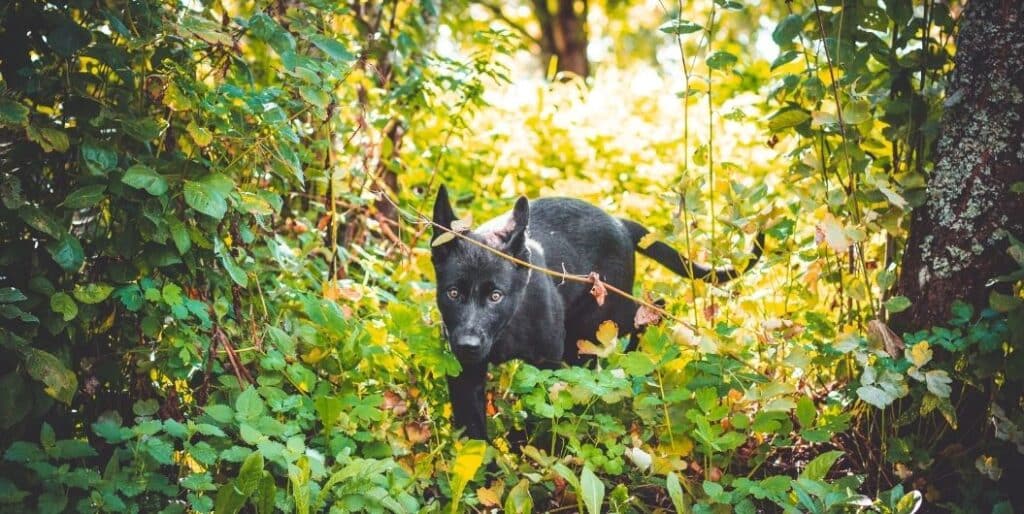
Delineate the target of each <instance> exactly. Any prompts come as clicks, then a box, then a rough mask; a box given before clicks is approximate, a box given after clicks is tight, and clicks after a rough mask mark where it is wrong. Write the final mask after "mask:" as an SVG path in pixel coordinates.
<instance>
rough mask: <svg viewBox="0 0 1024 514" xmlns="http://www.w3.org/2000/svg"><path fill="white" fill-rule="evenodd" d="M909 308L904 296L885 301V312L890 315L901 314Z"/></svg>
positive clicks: (908, 301)
mask: <svg viewBox="0 0 1024 514" xmlns="http://www.w3.org/2000/svg"><path fill="white" fill-rule="evenodd" d="M909 307H910V299H909V298H907V297H906V296H893V297H892V298H889V299H888V300H886V301H885V310H887V311H889V312H890V313H892V314H895V313H897V312H903V311H905V310H907V308H909Z"/></svg>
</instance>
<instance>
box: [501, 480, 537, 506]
mask: <svg viewBox="0 0 1024 514" xmlns="http://www.w3.org/2000/svg"><path fill="white" fill-rule="evenodd" d="M505 512H508V513H510V514H529V513H532V512H533V497H532V496H530V481H529V480H527V479H525V478H521V479H519V483H517V484H516V486H515V487H513V488H512V490H511V491H509V492H508V496H506V497H505Z"/></svg>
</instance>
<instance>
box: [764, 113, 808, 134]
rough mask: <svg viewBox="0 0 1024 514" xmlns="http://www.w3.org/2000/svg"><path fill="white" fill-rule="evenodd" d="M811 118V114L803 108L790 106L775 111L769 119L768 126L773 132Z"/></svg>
mask: <svg viewBox="0 0 1024 514" xmlns="http://www.w3.org/2000/svg"><path fill="white" fill-rule="evenodd" d="M809 119H811V115H810V114H808V113H807V111H805V110H803V109H797V108H788V109H784V110H782V111H779V112H777V113H775V115H773V116H772V117H771V118H769V119H768V128H769V129H770V130H771V131H772V132H778V131H780V130H783V129H787V128H789V127H795V126H797V125H799V124H801V123H803V122H805V121H807V120H809Z"/></svg>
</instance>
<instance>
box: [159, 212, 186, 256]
mask: <svg viewBox="0 0 1024 514" xmlns="http://www.w3.org/2000/svg"><path fill="white" fill-rule="evenodd" d="M164 221H166V222H167V228H168V229H169V230H170V231H171V239H172V240H174V247H175V248H177V249H178V253H179V254H181V255H185V254H186V253H188V251H189V249H191V248H192V238H191V237H189V235H188V228H186V227H185V224H184V223H182V222H181V221H180V220H179V219H178V218H176V217H175V216H167V217H166V218H164Z"/></svg>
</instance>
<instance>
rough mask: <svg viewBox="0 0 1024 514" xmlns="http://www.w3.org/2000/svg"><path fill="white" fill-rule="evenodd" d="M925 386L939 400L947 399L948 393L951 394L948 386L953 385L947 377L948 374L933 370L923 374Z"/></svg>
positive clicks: (942, 370)
mask: <svg viewBox="0 0 1024 514" xmlns="http://www.w3.org/2000/svg"><path fill="white" fill-rule="evenodd" d="M924 381H925V385H927V386H928V391H929V392H931V393H932V394H934V395H935V396H938V397H939V398H949V395H950V393H952V392H953V390H952V388H951V387H950V386H949V384H951V383H953V379H952V378H950V377H949V373H947V372H946V370H944V369H933V370H930V371H928V372H927V373H925V374H924Z"/></svg>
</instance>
